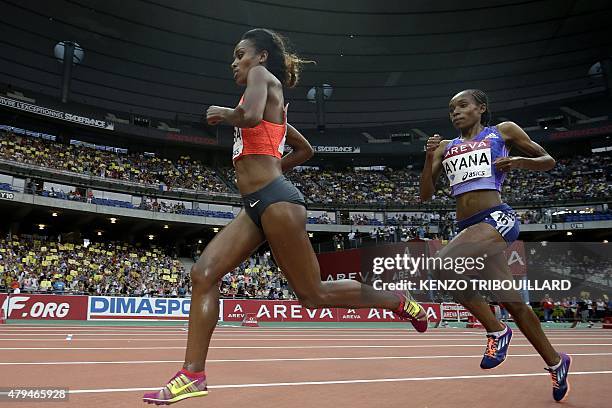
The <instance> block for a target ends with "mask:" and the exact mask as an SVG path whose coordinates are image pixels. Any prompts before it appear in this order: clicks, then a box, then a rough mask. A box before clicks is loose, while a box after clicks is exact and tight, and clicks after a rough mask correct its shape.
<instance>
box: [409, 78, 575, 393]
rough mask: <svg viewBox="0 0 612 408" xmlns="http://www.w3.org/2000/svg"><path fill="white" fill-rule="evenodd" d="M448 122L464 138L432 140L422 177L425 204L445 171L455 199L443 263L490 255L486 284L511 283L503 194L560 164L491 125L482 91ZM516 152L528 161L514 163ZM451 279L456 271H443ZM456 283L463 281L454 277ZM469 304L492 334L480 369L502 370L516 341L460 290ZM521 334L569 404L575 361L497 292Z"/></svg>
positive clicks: (515, 299)
mask: <svg viewBox="0 0 612 408" xmlns="http://www.w3.org/2000/svg"><path fill="white" fill-rule="evenodd" d="M449 115H450V119H451V121H452V123H453V126H454V127H455V128H457V129H458V130H459V136H458V137H457V138H455V139H453V140H442V139H441V138H440V136H439V135H434V136H433V137H430V138H429V139H428V140H427V146H426V158H425V165H424V168H423V173H422V174H421V183H420V185H421V187H420V196H421V200H422V201H427V200H429V199H431V197H432V196H433V194H434V192H435V185H436V181H437V180H438V177H439V176H440V172H441V171H442V170H444V172H445V174H446V176H447V177H448V181H449V183H450V187H451V190H452V195H453V196H454V197H455V198H456V200H457V220H458V223H457V227H458V230H459V234H458V235H457V236H456V237H455V238H454V239H453V240H452V241H451V242H450V243H449V244H448V245H446V246H445V247H444V248H443V249H442V250H441V251H440V253H439V254H438V256H439V257H441V258H443V259H444V258H454V259H457V258H459V257H461V258H467V257H472V258H476V257H480V256H483V255H485V254H486V258H485V259H486V262H485V270H484V271H483V272H482V273H481V276H483V275H485V274H486V276H484V277H485V278H494V279H502V280H504V279H507V280H512V275H511V274H510V271H509V270H508V264H507V260H506V258H505V256H504V254H503V250H504V249H505V248H506V247H507V246H508V245H509V244H511V243H512V242H513V241H515V240H516V239H517V237H518V234H519V221H518V220H517V218H516V216H515V214H514V211H513V210H512V208H511V207H510V206H508V205H507V204H505V203H503V202H502V199H501V195H500V191H501V186H502V183H503V181H504V178H505V175H506V173H507V172H508V171H510V170H512V169H528V170H539V171H548V170H550V169H552V168H553V167H554V166H555V160H554V159H553V158H552V157H551V156H550V155H549V154H548V153H547V152H546V151H545V150H544V149H543V148H542V147H541V146H540V145H538V144H537V143H535V142H534V141H532V140H531V139H530V138H529V136H528V135H527V134H526V133H525V132H524V131H523V129H521V128H520V127H519V126H518V125H516V124H515V123H513V122H503V123H500V124H499V125H497V126H490V125H489V121H490V119H491V113H490V111H489V102H488V98H487V96H486V94H485V93H484V92H482V91H480V90H477V89H469V90H465V91H462V92H459V93H458V94H457V95H455V96H454V97H453V98H452V99H451V101H450V103H449ZM513 147H516V148H517V149H518V150H520V151H521V152H523V153H524V154H525V156H509V155H508V153H509V151H510V149H511V148H513ZM437 272H439V273H441V274H445V275H444V276H446V277H448V276H449V273H448V272H450V276H452V275H453V272H452V271H437ZM454 276H455V277H457V276H458V275H454ZM454 295H455V299H456V300H457V301H458V302H460V303H461V304H463V305H464V306H465V307H466V308H467V309H468V310H469V311H470V312H471V313H472V314H473V315H474V316H475V317H476V318H477V319H478V320H479V321H480V322H481V323H482V324H483V326H484V327H485V329H486V330H487V348H486V351H485V355H484V357H483V359H482V362H481V364H480V366H481V368H483V369H492V368H495V367H497V366H499V365H500V364H501V363H503V362H504V360H505V359H506V355H507V351H508V346H509V344H510V340H511V338H512V330H511V329H510V327H508V326H506V325H504V324H502V323H501V322H500V321H499V320H497V318H496V317H495V315H494V314H493V312H492V311H491V309H490V308H489V305H488V303H487V302H486V301H485V299H484V298H483V297H482V296H481V295H480V294H478V293H477V292H475V291H471V290H465V291H460V292H459V291H455V292H454ZM498 295H500V296H501V297H502V298H503V299H502V301H503V305H504V306H505V308H506V309H507V310H508V311H509V312H510V314H512V317H513V319H514V321H515V322H516V325H517V326H518V328H519V329H520V330H521V332H523V334H524V335H525V337H527V339H528V340H529V342H530V343H531V344H532V345H533V346H534V347H535V349H536V350H537V351H538V353H539V354H540V355H541V356H542V358H543V359H544V361H545V362H546V364H547V365H548V368H547V370H548V371H549V372H550V374H551V376H552V380H553V398H554V399H555V400H556V401H561V400H563V399H564V398H565V397H566V396H567V393H568V391H569V383H568V382H567V374H568V369H569V366H570V362H571V359H570V358H569V356H567V355H566V354H564V353H557V351H556V350H555V349H554V348H553V347H552V345H551V344H550V342H549V340H548V338H547V337H546V335H545V334H544V331H543V330H542V327H541V326H540V321H539V319H538V318H537V316H536V315H535V313H534V312H533V311H532V310H531V309H530V308H529V306H528V305H526V304H525V303H524V302H523V301H522V299H521V297H520V295H519V294H518V292H516V291H514V290H511V291H504V292H502V293H498Z"/></svg>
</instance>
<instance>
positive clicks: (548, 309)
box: [541, 294, 555, 322]
mask: <svg viewBox="0 0 612 408" xmlns="http://www.w3.org/2000/svg"><path fill="white" fill-rule="evenodd" d="M541 305H542V309H544V321H545V322H550V321H551V320H552V315H553V311H554V308H555V305H554V303H553V301H552V299H551V298H550V296H549V295H548V294H546V295H545V296H544V299H542V302H541Z"/></svg>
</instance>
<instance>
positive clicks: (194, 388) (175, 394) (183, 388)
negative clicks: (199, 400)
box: [142, 370, 208, 405]
mask: <svg viewBox="0 0 612 408" xmlns="http://www.w3.org/2000/svg"><path fill="white" fill-rule="evenodd" d="M205 395H208V389H207V388H206V376H205V375H203V376H198V377H190V376H187V375H186V374H185V373H184V372H183V371H182V370H181V371H179V372H178V373H176V374H175V375H174V377H172V378H171V379H170V380H169V381H168V383H167V384H166V385H165V386H164V388H162V389H161V390H159V391H157V392H151V393H147V394H145V395H143V396H142V400H143V401H144V402H146V403H148V404H155V405H170V404H174V403H175V402H179V401H182V400H184V399H185V398H192V397H203V396H205Z"/></svg>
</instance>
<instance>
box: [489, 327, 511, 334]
mask: <svg viewBox="0 0 612 408" xmlns="http://www.w3.org/2000/svg"><path fill="white" fill-rule="evenodd" d="M507 331H508V326H504V330H500V331H496V332H487V336H495V337H499V336H503V335H504V334H506V332H507Z"/></svg>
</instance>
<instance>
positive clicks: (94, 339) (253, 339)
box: [0, 334, 612, 344]
mask: <svg viewBox="0 0 612 408" xmlns="http://www.w3.org/2000/svg"><path fill="white" fill-rule="evenodd" d="M58 336H62V337H64V338H65V336H66V335H65V334H62V335H58ZM80 336H81V335H75V336H73V337H74V338H73V339H72V340H73V341H81V342H85V341H89V342H97V341H103V342H120V341H127V342H130V341H139V342H151V341H160V342H163V341H167V342H176V341H180V342H184V341H185V340H186V339H187V337H184V336H183V337H163V338H162V337H158V338H135V337H114V338H105V337H102V338H98V337H91V338H80ZM77 337H78V338H77ZM64 338H45V337H42V336H41V337H37V338H11V339H3V338H0V342H1V341H14V342H19V341H45V342H53V341H63V340H64ZM477 340H478V338H474V339H448V338H436V339H432V338H428V339H417V338H414V339H406V338H403V339H397V338H351V339H334V338H324V339H312V338H298V339H295V338H280V337H279V338H267V339H261V338H256V337H244V338H219V337H214V336H213V338H212V339H211V341H212V342H224V343H225V342H244V341H246V342H271V341H281V342H299V341H308V342H327V343H330V342H349V341H356V342H379V341H380V342H426V341H430V342H440V341H445V342H452V341H456V342H463V341H477ZM549 340H551V341H552V342H555V341H558V340H587V341H595V340H607V341H612V338H609V337H593V338H587V339H585V338H576V337H557V338H554V337H553V338H549ZM517 341H527V339H526V338H517V339H514V342H513V343H512V344H516V342H517Z"/></svg>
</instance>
